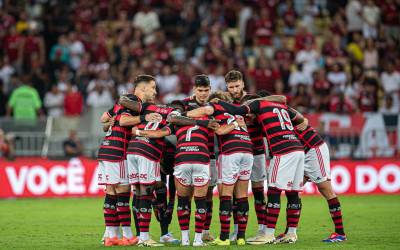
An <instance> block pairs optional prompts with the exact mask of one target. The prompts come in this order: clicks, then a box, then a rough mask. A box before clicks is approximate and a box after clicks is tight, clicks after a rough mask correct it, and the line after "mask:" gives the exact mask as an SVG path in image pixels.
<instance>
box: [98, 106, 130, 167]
mask: <svg viewBox="0 0 400 250" xmlns="http://www.w3.org/2000/svg"><path fill="white" fill-rule="evenodd" d="M123 110H124V107H123V106H121V105H119V104H118V103H115V104H114V106H113V107H112V108H111V109H110V110H108V115H109V116H110V117H114V125H113V126H110V127H109V129H108V131H107V133H106V135H105V137H104V139H103V142H102V143H101V145H100V149H99V152H98V155H97V159H98V160H103V161H121V160H124V159H125V157H126V149H127V145H128V142H129V139H130V135H131V133H130V128H129V127H122V126H120V124H119V121H120V119H121V115H122V113H123Z"/></svg>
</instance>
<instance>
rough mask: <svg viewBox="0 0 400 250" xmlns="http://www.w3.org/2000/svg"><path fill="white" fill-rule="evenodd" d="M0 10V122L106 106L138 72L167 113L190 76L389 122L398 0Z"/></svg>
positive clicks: (46, 5)
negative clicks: (239, 81) (227, 80)
mask: <svg viewBox="0 0 400 250" xmlns="http://www.w3.org/2000/svg"><path fill="white" fill-rule="evenodd" d="M1 4H2V6H1V9H0V47H1V50H0V51H1V52H0V53H1V56H0V58H1V60H0V61H1V62H0V79H1V81H0V83H1V85H0V107H1V108H0V116H5V115H7V116H10V115H12V112H13V113H14V116H15V117H21V116H22V117H23V118H29V117H35V116H36V112H38V114H40V115H50V116H55V117H58V116H61V115H66V116H77V115H79V114H81V112H82V111H83V110H84V109H85V108H87V107H109V106H110V105H112V104H113V102H114V100H115V98H116V97H117V96H118V95H119V94H122V93H126V92H128V91H129V90H130V89H132V87H133V84H132V82H133V79H134V77H135V76H137V75H138V74H144V73H145V74H151V75H155V76H156V77H157V81H158V82H159V97H158V100H159V102H164V103H166V102H170V101H172V100H174V99H180V98H183V97H185V96H187V95H188V94H190V93H189V92H190V91H191V87H192V81H193V79H192V78H193V76H194V75H195V74H207V75H208V76H209V77H210V80H211V84H212V88H213V89H214V90H216V89H224V88H225V84H224V74H225V73H226V72H227V71H228V70H229V69H232V68H235V69H237V70H239V71H241V72H244V74H245V76H244V77H245V82H246V85H247V86H246V88H247V89H248V90H249V91H250V92H254V91H255V90H256V89H266V90H268V91H271V92H273V93H277V94H285V95H286V96H287V97H288V98H289V103H290V104H291V105H293V106H296V107H298V109H299V110H300V111H302V112H325V111H330V112H336V113H354V112H368V111H382V112H385V113H398V112H399V101H398V99H399V90H400V73H399V70H400V55H399V54H400V42H399V39H400V15H399V14H398V13H399V11H400V1H398V0H387V1H373V0H364V1H363V0H349V1H346V0H340V1H326V0H315V1H312V0H297V1H291V0H286V1H277V0H268V1H257V0H247V1H235V0H224V1H194V0H191V1H182V0H165V1H161V0H150V1H134V0H121V1H116V0H101V1H94V0H80V1H56V0H40V1H2V2H1ZM30 87H33V89H32V88H30ZM27 92H29V93H30V94H31V96H32V105H30V106H32V108H31V110H28V111H27V110H26V108H25V107H26V105H24V104H21V103H23V102H20V101H18V100H19V98H18V97H19V96H23V95H24V93H27ZM18 93H19V94H18ZM21 94H22V95H21ZM25 100H26V98H25ZM21 105H22V106H23V107H21ZM5 107H8V108H7V109H6V108H5Z"/></svg>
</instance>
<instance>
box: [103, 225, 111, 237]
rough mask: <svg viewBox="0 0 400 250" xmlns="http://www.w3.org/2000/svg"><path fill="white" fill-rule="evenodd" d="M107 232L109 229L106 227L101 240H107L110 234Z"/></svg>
mask: <svg viewBox="0 0 400 250" xmlns="http://www.w3.org/2000/svg"><path fill="white" fill-rule="evenodd" d="M109 232H110V227H109V226H107V227H106V230H105V231H104V234H103V238H108V235H109V234H110V233H109Z"/></svg>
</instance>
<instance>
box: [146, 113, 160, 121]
mask: <svg viewBox="0 0 400 250" xmlns="http://www.w3.org/2000/svg"><path fill="white" fill-rule="evenodd" d="M145 120H146V121H147V122H161V121H162V116H161V115H160V114H159V113H151V114H147V115H146V116H145Z"/></svg>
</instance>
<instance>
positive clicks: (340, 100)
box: [329, 91, 355, 114]
mask: <svg viewBox="0 0 400 250" xmlns="http://www.w3.org/2000/svg"><path fill="white" fill-rule="evenodd" d="M329 111H330V112H333V113H337V114H352V113H353V112H354V111H355V107H354V105H353V104H352V102H351V101H350V100H349V99H348V98H346V96H345V95H344V93H343V92H340V91H336V92H335V93H334V95H333V98H332V99H331V102H330V104H329Z"/></svg>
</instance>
